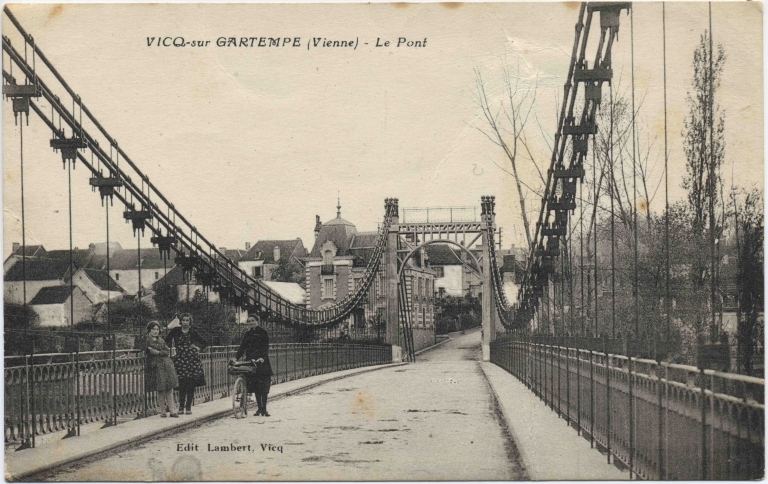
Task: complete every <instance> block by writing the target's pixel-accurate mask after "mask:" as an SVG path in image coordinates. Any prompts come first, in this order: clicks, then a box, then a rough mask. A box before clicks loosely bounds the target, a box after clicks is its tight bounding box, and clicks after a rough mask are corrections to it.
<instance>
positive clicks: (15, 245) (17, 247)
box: [13, 232, 317, 253]
mask: <svg viewBox="0 0 768 484" xmlns="http://www.w3.org/2000/svg"><path fill="white" fill-rule="evenodd" d="M315 237H317V232H315ZM19 247H21V244H20V243H18V242H14V243H13V252H14V253H15V252H16V251H17V250H19Z"/></svg>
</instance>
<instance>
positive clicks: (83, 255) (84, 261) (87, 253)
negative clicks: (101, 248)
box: [45, 249, 114, 269]
mask: <svg viewBox="0 0 768 484" xmlns="http://www.w3.org/2000/svg"><path fill="white" fill-rule="evenodd" d="M45 257H46V258H47V259H51V260H55V261H60V262H66V263H67V264H69V249H63V250H51V251H48V252H47V253H46V255H45ZM106 260H107V256H106V255H96V254H95V253H94V251H93V250H92V249H74V250H72V262H73V263H74V264H75V267H77V268H89V269H103V268H104V267H105V266H106ZM112 260H114V254H110V261H112Z"/></svg>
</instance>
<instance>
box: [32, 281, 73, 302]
mask: <svg viewBox="0 0 768 484" xmlns="http://www.w3.org/2000/svg"><path fill="white" fill-rule="evenodd" d="M78 289H79V288H78ZM70 291H71V290H70V287H69V285H68V284H67V285H63V286H49V287H44V288H42V289H40V291H39V292H38V293H37V294H36V295H35V297H34V298H32V300H31V301H30V302H29V304H30V306H34V305H39V304H61V303H63V302H66V300H67V299H69V295H70V294H71V292H70Z"/></svg>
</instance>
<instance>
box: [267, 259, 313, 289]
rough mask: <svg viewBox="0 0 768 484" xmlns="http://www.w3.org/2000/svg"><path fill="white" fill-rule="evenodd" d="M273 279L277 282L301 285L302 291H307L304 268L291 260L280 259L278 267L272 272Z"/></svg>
mask: <svg viewBox="0 0 768 484" xmlns="http://www.w3.org/2000/svg"><path fill="white" fill-rule="evenodd" d="M271 279H272V280H273V281H277V282H295V283H296V284H298V285H300V286H301V288H302V289H306V287H305V286H306V277H305V274H304V268H303V267H302V266H301V264H299V263H298V262H296V261H295V260H293V259H291V260H290V261H289V260H287V259H280V261H279V263H278V264H277V267H276V268H275V269H273V270H272V275H271Z"/></svg>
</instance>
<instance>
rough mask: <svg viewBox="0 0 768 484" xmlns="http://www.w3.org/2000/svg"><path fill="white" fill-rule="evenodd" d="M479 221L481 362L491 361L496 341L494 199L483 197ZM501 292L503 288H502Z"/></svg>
mask: <svg viewBox="0 0 768 484" xmlns="http://www.w3.org/2000/svg"><path fill="white" fill-rule="evenodd" d="M482 200H483V202H482V204H481V206H482V214H481V220H482V222H483V224H482V227H483V228H482V229H481V241H482V246H483V260H482V264H483V300H482V310H483V320H482V329H483V338H482V339H483V343H482V344H483V361H490V359H491V342H493V340H495V339H496V319H497V317H498V315H497V313H496V301H495V299H494V297H493V288H492V287H491V257H493V256H492V255H491V250H490V247H491V244H493V238H492V235H493V234H492V233H491V231H492V230H494V229H495V225H494V224H495V219H496V202H495V199H494V197H483V199H482ZM502 290H503V288H502Z"/></svg>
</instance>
